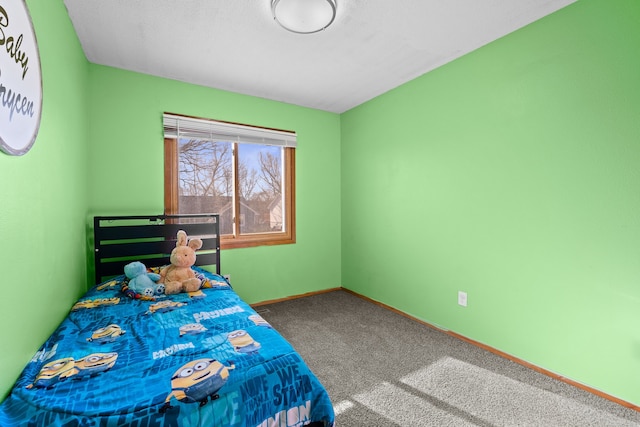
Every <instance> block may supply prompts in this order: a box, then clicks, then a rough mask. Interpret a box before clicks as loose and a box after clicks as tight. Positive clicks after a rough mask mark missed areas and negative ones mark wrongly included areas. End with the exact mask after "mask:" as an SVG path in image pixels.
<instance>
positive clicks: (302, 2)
mask: <svg viewBox="0 0 640 427" xmlns="http://www.w3.org/2000/svg"><path fill="white" fill-rule="evenodd" d="M336 8H337V0H271V13H272V14H273V19H275V21H276V22H277V23H278V24H280V25H281V26H282V27H283V28H285V29H287V30H289V31H292V32H294V33H299V34H311V33H316V32H318V31H322V30H324V29H325V28H327V27H328V26H329V25H331V23H332V22H333V20H334V19H335V18H336Z"/></svg>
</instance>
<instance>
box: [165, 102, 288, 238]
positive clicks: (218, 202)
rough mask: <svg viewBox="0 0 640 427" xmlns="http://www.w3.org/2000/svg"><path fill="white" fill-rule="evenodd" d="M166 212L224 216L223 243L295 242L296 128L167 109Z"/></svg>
mask: <svg viewBox="0 0 640 427" xmlns="http://www.w3.org/2000/svg"><path fill="white" fill-rule="evenodd" d="M163 126H164V143H165V172H164V173H165V213H166V214H167V215H171V214H196V213H218V214H220V234H221V245H222V248H223V249H225V248H227V249H228V248H238V247H249V246H258V245H277V244H286V243H295V146H296V134H295V132H291V131H283V130H276V129H268V128H261V127H254V126H247V125H241V124H237V123H228V122H221V121H216V120H207V119H201V118H195V117H187V116H182V115H177V114H169V113H165V114H164V115H163Z"/></svg>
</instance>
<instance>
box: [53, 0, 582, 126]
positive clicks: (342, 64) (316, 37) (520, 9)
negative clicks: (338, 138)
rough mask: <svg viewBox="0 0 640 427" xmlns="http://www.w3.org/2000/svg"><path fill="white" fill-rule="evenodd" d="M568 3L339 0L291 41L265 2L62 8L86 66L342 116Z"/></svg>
mask: <svg viewBox="0 0 640 427" xmlns="http://www.w3.org/2000/svg"><path fill="white" fill-rule="evenodd" d="M574 1H575V0H397V1H393V2H392V1H383V0H338V16H337V18H336V20H335V21H334V23H333V24H332V25H331V26H330V27H329V28H327V29H326V30H325V31H322V32H319V33H314V34H306V35H302V34H295V33H290V32H287V31H286V30H284V29H283V28H282V27H280V26H279V25H278V24H277V23H276V22H274V21H273V19H272V17H271V11H270V1H269V0H180V1H178V0H64V3H65V5H66V6H67V9H68V11H69V16H70V18H71V21H72V23H73V26H74V27H75V30H76V32H77V34H78V38H79V39H80V43H81V44H82V48H83V49H84V52H85V54H86V56H87V59H88V60H89V61H90V62H93V63H96V64H102V65H107V66H111V67H116V68H122V69H125V70H131V71H136V72H140V73H145V74H150V75H154V76H159V77H165V78H169V79H175V80H180V81H184V82H189V83H193V84H198V85H203V86H209V87H213V88H218V89H223V90H228V91H231V92H237V93H242V94H247V95H252V96H257V97H261V98H267V99H272V100H277V101H283V102H287V103H291V104H295V105H300V106H305V107H310V108H315V109H320V110H325V111H331V112H336V113H342V112H344V111H346V110H348V109H350V108H353V107H355V106H357V105H359V104H361V103H363V102H365V101H368V100H369V99H372V98H374V97H376V96H378V95H380V94H382V93H384V92H386V91H388V90H390V89H393V88H394V87H396V86H399V85H401V84H402V83H405V82H407V81H409V80H411V79H414V78H416V77H418V76H420V75H422V74H424V73H426V72H428V71H430V70H432V69H434V68H436V67H438V66H440V65H443V64H445V63H447V62H449V61H451V60H453V59H455V58H458V57H460V56H462V55H464V54H466V53H468V52H471V51H472V50H474V49H477V48H479V47H481V46H483V45H485V44H487V43H489V42H491V41H493V40H496V39H497V38H499V37H502V36H504V35H506V34H508V33H510V32H512V31H515V30H517V29H518V28H521V27H523V26H525V25H527V24H529V23H531V22H533V21H536V20H538V19H540V18H542V17H544V16H546V15H548V14H550V13H552V12H554V11H556V10H558V9H560V8H562V7H564V6H566V5H568V4H570V3H573V2H574Z"/></svg>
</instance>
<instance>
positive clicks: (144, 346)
mask: <svg viewBox="0 0 640 427" xmlns="http://www.w3.org/2000/svg"><path fill="white" fill-rule="evenodd" d="M194 269H195V270H196V272H197V274H198V275H199V277H200V278H201V279H202V280H203V288H202V289H201V290H200V291H197V292H195V293H189V294H186V293H182V294H176V295H171V296H167V297H162V298H149V297H138V298H135V296H134V297H132V296H133V295H130V294H129V295H127V294H125V293H123V292H122V285H123V284H124V283H123V281H124V276H121V277H118V278H116V279H114V280H111V281H107V282H104V283H101V284H99V285H97V286H95V287H94V288H92V289H91V290H90V291H89V292H87V294H86V295H85V296H84V297H83V298H81V299H80V300H79V301H78V303H77V304H75V305H74V307H73V308H72V310H71V312H70V313H69V316H68V317H67V318H66V319H65V320H64V321H63V322H62V324H61V325H60V326H59V327H58V329H57V330H56V331H55V332H54V333H53V334H52V335H51V337H50V338H49V339H48V340H47V341H46V342H45V343H44V345H43V346H42V347H41V348H40V350H39V351H38V352H37V353H36V354H35V356H34V357H33V359H32V360H31V362H30V363H29V364H28V365H27V366H26V368H25V370H24V371H23V372H22V374H21V375H20V377H19V378H18V381H17V382H16V385H15V387H14V388H13V390H12V391H11V393H10V395H9V396H8V397H7V399H6V400H5V401H4V402H3V403H2V404H1V405H0V426H3V427H10V426H21V427H22V426H129V425H135V426H158V427H161V426H223V427H230V426H256V427H263V426H264V427H266V426H303V425H308V424H310V423H312V422H317V423H318V424H317V425H321V426H331V425H333V419H334V415H333V409H332V406H331V402H330V400H329V397H328V396H327V394H326V391H325V390H324V388H323V386H322V385H321V384H320V383H319V382H318V380H317V379H316V377H315V376H314V374H313V373H312V372H311V371H310V370H309V368H308V367H307V366H306V365H305V363H304V362H303V360H302V358H301V357H300V356H299V355H298V353H296V352H295V351H294V349H293V348H292V347H291V345H290V344H289V343H288V342H287V341H286V340H285V339H284V338H282V336H280V335H279V334H278V333H277V332H276V331H275V330H274V329H273V328H272V327H271V326H270V325H269V323H267V322H266V321H265V320H264V319H262V318H261V317H260V316H259V315H258V314H257V313H256V312H255V311H254V310H253V309H252V308H251V307H250V306H249V305H247V304H246V303H245V302H243V301H242V300H241V299H240V298H239V297H238V296H237V294H236V293H235V292H234V291H233V290H232V289H231V287H230V286H229V284H228V283H227V282H226V281H225V280H224V279H223V278H222V277H220V276H217V275H215V274H212V273H209V272H207V271H205V270H201V269H198V268H196V267H194ZM125 289H126V286H125Z"/></svg>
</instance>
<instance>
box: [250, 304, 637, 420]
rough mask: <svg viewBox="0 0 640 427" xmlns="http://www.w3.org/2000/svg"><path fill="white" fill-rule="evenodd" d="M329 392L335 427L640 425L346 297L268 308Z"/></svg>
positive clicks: (266, 313) (267, 314)
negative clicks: (334, 414)
mask: <svg viewBox="0 0 640 427" xmlns="http://www.w3.org/2000/svg"><path fill="white" fill-rule="evenodd" d="M257 310H258V312H259V313H260V314H261V315H262V317H264V318H265V319H266V320H267V321H268V322H269V323H271V324H272V325H273V326H274V327H275V328H276V329H278V330H279V331H280V332H281V333H282V335H283V336H284V337H285V338H286V339H287V340H289V342H290V343H291V344H292V345H293V346H294V347H295V348H296V349H297V350H298V352H299V353H300V354H301V355H302V357H303V358H304V359H305V361H306V362H307V364H308V365H309V366H310V367H311V369H312V370H313V371H314V372H315V374H316V375H317V376H318V378H319V379H320V381H321V382H322V383H323V384H324V385H325V387H326V388H327V391H328V392H329V395H330V397H331V400H332V402H333V405H334V408H335V411H336V414H337V416H336V427H348V426H358V427H360V426H367V427H369V426H385V427H389V426H412V427H413V426H544V427H550V426H580V427H584V426H598V427H600V426H615V427H622V426H640V413H639V412H636V411H634V410H632V409H628V408H625V407H623V406H620V405H618V404H616V403H614V402H611V401H608V400H606V399H603V398H600V397H598V396H595V395H593V394H591V393H588V392H586V391H583V390H580V389H578V388H576V387H573V386H570V385H568V384H565V383H563V382H561V381H557V380H554V379H552V378H550V377H548V376H546V375H543V374H540V373H538V372H536V371H533V370H531V369H528V368H526V367H523V366H521V365H519V364H517V363H514V362H511V361H509V360H507V359H504V358H502V357H500V356H497V355H494V354H492V353H490V352H488V351H486V350H483V349H480V348H478V347H476V346H474V345H471V344H469V343H466V342H464V341H461V340H459V339H457V338H454V337H452V336H450V335H447V334H445V333H442V332H440V331H437V330H434V329H432V328H429V327H427V326H425V325H422V324H420V323H419V322H416V321H413V320H411V319H408V318H406V317H404V316H401V315H399V314H397V313H394V312H392V311H390V310H387V309H385V308H383V307H380V306H378V305H376V304H372V303H371V302H369V301H366V300H363V299H361V298H359V297H357V296H354V295H352V294H350V293H348V292H344V291H335V292H329V293H324V294H320V295H314V296H310V297H305V298H300V299H296V300H290V301H284V302H279V303H274V304H269V305H264V306H260V307H258V308H257Z"/></svg>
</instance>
